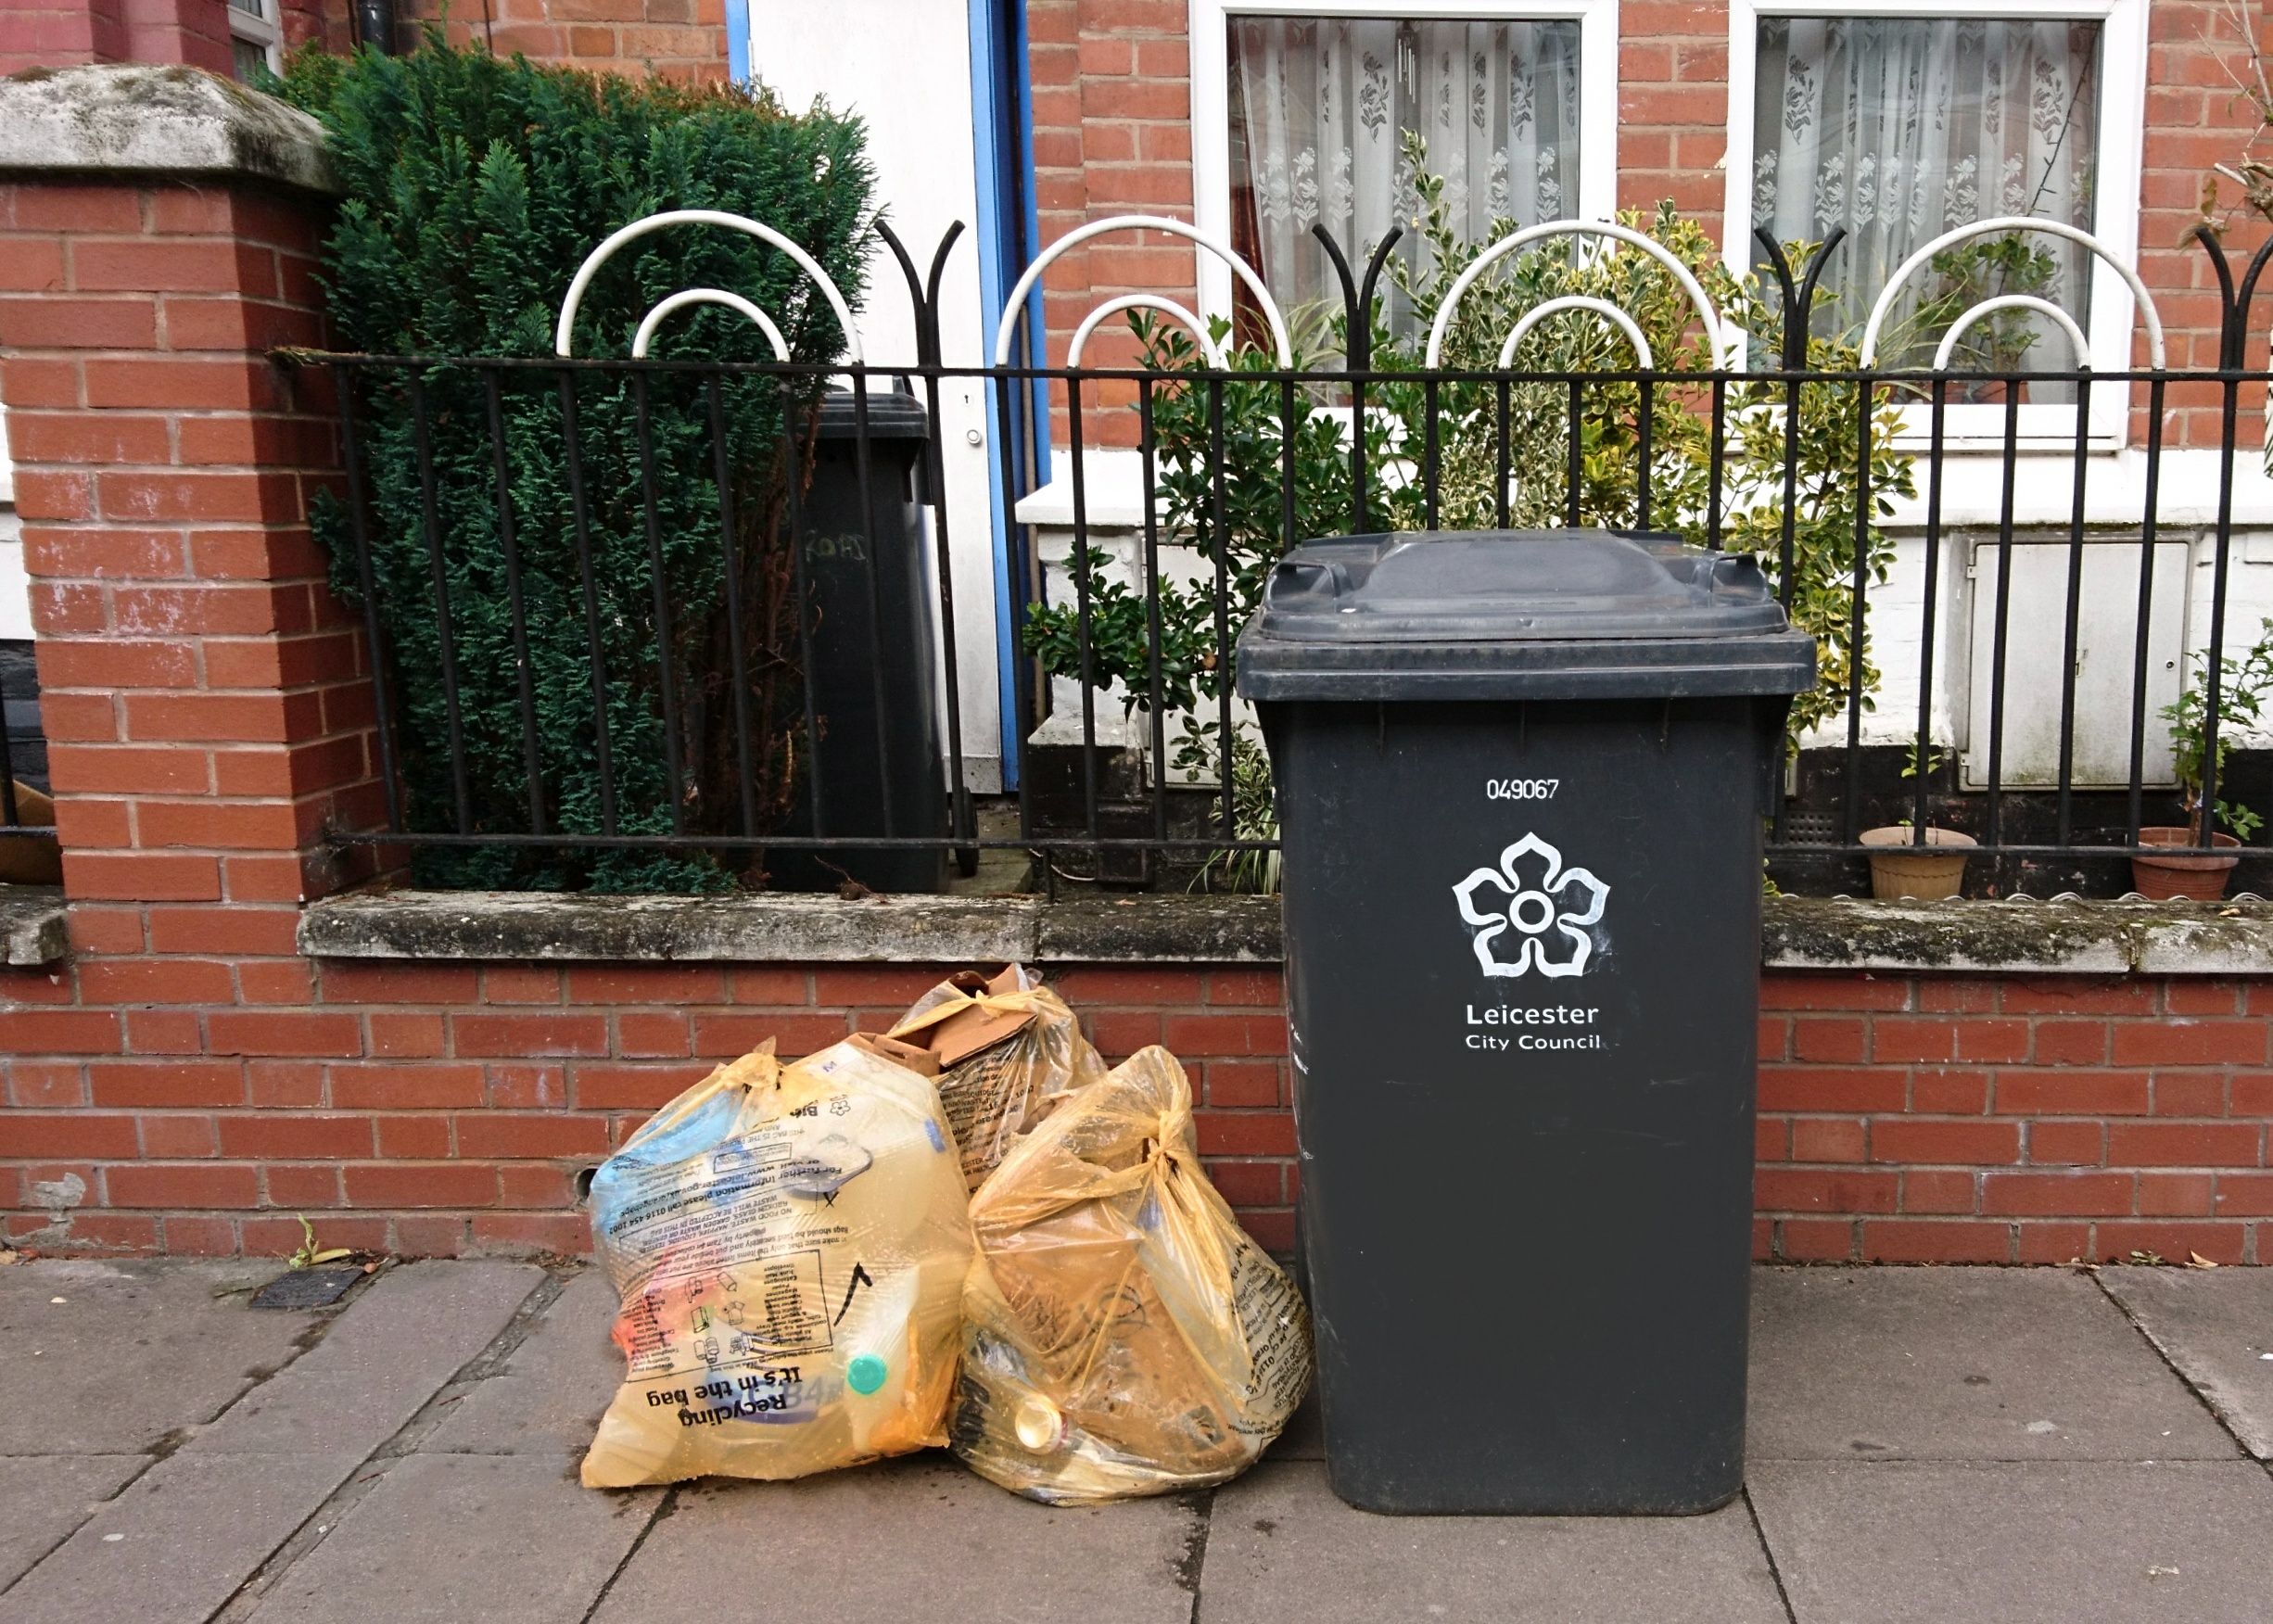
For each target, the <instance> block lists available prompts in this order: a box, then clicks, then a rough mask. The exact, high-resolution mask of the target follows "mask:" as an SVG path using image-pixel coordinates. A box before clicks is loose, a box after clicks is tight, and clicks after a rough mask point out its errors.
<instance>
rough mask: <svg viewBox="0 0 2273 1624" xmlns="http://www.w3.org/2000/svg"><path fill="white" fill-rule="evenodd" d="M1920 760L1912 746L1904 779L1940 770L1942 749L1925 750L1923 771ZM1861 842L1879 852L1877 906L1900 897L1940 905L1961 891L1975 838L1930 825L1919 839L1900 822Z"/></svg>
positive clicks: (1874, 884)
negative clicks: (1946, 898) (1966, 863)
mask: <svg viewBox="0 0 2273 1624" xmlns="http://www.w3.org/2000/svg"><path fill="white" fill-rule="evenodd" d="M1918 756H1919V751H1918V746H1917V745H1916V744H1912V745H1911V747H1910V760H1909V762H1908V764H1907V765H1905V766H1904V767H1903V768H1902V776H1903V777H1904V778H1906V779H1914V778H1917V777H1918V776H1920V773H1921V771H1922V770H1923V771H1924V772H1926V773H1932V772H1936V771H1937V770H1939V768H1940V767H1941V764H1942V755H1941V752H1940V751H1938V750H1931V749H1929V750H1927V751H1926V752H1925V760H1924V767H1923V768H1921V766H1920V763H1919V758H1918ZM1862 844H1864V845H1867V846H1874V847H1879V848H1882V849H1879V850H1875V851H1873V852H1872V853H1871V894H1872V895H1873V896H1874V897H1876V898H1877V899H1878V900H1879V901H1881V902H1899V901H1901V900H1903V899H1904V898H1911V899H1914V900H1916V901H1919V902H1938V901H1940V900H1941V899H1943V898H1944V897H1949V896H1956V895H1958V894H1960V893H1962V891H1963V890H1964V888H1965V862H1966V859H1967V858H1969V857H1971V856H1973V851H1974V838H1973V836H1972V835H1970V834H1960V833H1959V832H1958V831H1956V830H1954V829H1944V828H1942V827H1941V826H1940V825H1939V824H1937V823H1929V824H1927V825H1926V826H1925V838H1924V841H1920V840H1919V839H1918V837H1917V829H1916V826H1915V825H1913V824H1912V823H1911V820H1910V819H1909V818H1901V819H1900V820H1898V821H1897V822H1894V823H1888V824H1884V825H1882V826H1881V827H1879V828H1877V829H1866V830H1864V831H1862Z"/></svg>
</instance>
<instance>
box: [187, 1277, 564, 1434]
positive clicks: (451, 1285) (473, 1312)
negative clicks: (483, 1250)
mask: <svg viewBox="0 0 2273 1624" xmlns="http://www.w3.org/2000/svg"><path fill="white" fill-rule="evenodd" d="M543 1278H544V1271H543V1270H542V1269H540V1268H536V1267H534V1266H533V1265H529V1264H525V1263H459V1262H425V1263H407V1264H404V1265H403V1266H401V1267H400V1268H396V1269H390V1270H388V1271H387V1273H386V1274H385V1275H381V1276H380V1277H379V1278H378V1279H376V1280H375V1281H373V1282H372V1283H371V1285H370V1286H368V1287H366V1288H364V1289H363V1292H362V1295H361V1296H359V1297H357V1298H356V1299H355V1300H354V1301H353V1302H351V1303H349V1305H348V1308H347V1311H346V1312H345V1313H342V1314H341V1315H340V1316H339V1318H338V1320H337V1322H336V1323H335V1324H334V1325H333V1326H332V1327H331V1329H330V1330H329V1331H327V1332H325V1333H324V1340H323V1341H321V1342H319V1343H318V1344H317V1345H316V1346H315V1347H313V1348H311V1350H309V1351H308V1352H306V1353H304V1354H302V1355H301V1356H300V1357H299V1359H298V1361H296V1362H295V1363H294V1364H292V1366H291V1367H290V1368H289V1369H287V1370H286V1371H284V1372H282V1373H280V1374H279V1375H278V1376H277V1377H275V1378H274V1379H273V1380H272V1381H270V1382H268V1383H267V1384H266V1385H265V1386H263V1387H261V1388H260V1389H259V1390H258V1391H257V1392H253V1393H250V1394H248V1395H247V1397H246V1398H245V1399H244V1400H243V1402H240V1403H238V1404H237V1405H236V1406H235V1408H233V1409H231V1410H230V1411H229V1413H228V1414H227V1415H223V1416H222V1418H221V1419H220V1420H219V1421H217V1422H215V1423H214V1424H213V1425H212V1426H211V1427H207V1428H205V1429H204V1430H203V1431H201V1432H199V1433H198V1434H197V1436H196V1437H195V1438H194V1439H192V1440H191V1441H190V1444H189V1448H191V1449H193V1450H211V1451H215V1452H217V1453H227V1454H269V1453H316V1454H327V1453H334V1452H338V1451H345V1452H347V1453H351V1454H353V1455H355V1456H356V1457H357V1458H359V1459H360V1458H361V1457H362V1456H363V1455H366V1454H369V1453H371V1452H372V1451H373V1450H375V1449H376V1448H378V1446H379V1445H380V1444H382V1443H385V1442H386V1441H387V1440H388V1439H390V1438H392V1437H393V1436H394V1435H395V1434H396V1433H397V1432H399V1431H400V1430H401V1429H402V1427H403V1424H404V1423H405V1422H407V1421H409V1420H410V1418H411V1417H412V1416H413V1415H416V1414H417V1413H418V1410H419V1407H420V1406H421V1405H423V1404H424V1403H425V1402H426V1401H427V1400H428V1399H430V1398H432V1397H433V1396H434V1394H435V1393H436V1392H437V1391H438V1389H440V1388H441V1386H442V1385H443V1383H445V1382H447V1381H449V1380H450V1378H451V1377H453V1376H455V1375H456V1374H457V1373H458V1371H459V1370H460V1369H461V1368H462V1367H463V1365H464V1364H466V1363H467V1361H469V1360H471V1359H472V1358H473V1357H474V1356H475V1355H476V1353H479V1352H480V1351H482V1350H483V1349H484V1348H486V1347H488V1346H489V1344H490V1342H492V1341H493V1340H495V1339H496V1338H497V1336H498V1333H500V1332H501V1331H502V1330H503V1329H504V1328H505V1327H506V1326H507V1325H509V1324H510V1323H512V1320H513V1316H514V1310H516V1309H518V1308H519V1307H520V1306H521V1303H522V1301H523V1300H525V1299H526V1298H527V1296H528V1294H529V1293H530V1292H531V1291H533V1290H535V1289H536V1288H537V1286H538V1284H539V1282H540V1281H541V1280H543Z"/></svg>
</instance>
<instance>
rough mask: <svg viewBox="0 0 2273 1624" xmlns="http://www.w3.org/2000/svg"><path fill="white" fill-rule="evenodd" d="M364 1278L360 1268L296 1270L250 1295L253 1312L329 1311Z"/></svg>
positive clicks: (355, 1266) (353, 1266)
mask: <svg viewBox="0 0 2273 1624" xmlns="http://www.w3.org/2000/svg"><path fill="white" fill-rule="evenodd" d="M362 1277H363V1271H362V1266H361V1265H359V1264H349V1265H348V1266H347V1267H345V1268H339V1269H295V1270H293V1271H292V1272H291V1273H290V1274H288V1275H277V1276H276V1278H274V1279H273V1280H271V1281H270V1282H269V1283H268V1284H267V1285H265V1286H263V1287H261V1288H260V1290H258V1291H256V1292H254V1293H253V1294H252V1305H253V1307H255V1308H329V1307H330V1306H331V1305H332V1304H333V1303H335V1302H337V1301H338V1300H340V1299H341V1298H343V1297H345V1296H346V1295H347V1294H348V1288H349V1287H350V1286H353V1285H354V1284H355V1282H356V1281H358V1280H360V1279H362Z"/></svg>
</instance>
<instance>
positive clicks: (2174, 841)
mask: <svg viewBox="0 0 2273 1624" xmlns="http://www.w3.org/2000/svg"><path fill="white" fill-rule="evenodd" d="M2139 844H2140V845H2149V846H2190V845H2200V844H2202V841H2201V838H2200V837H2199V836H2197V835H2196V834H2195V832H2194V831H2192V830H2191V829H2187V828H2184V827H2180V828H2176V829H2173V828H2168V827H2164V828H2159V829H2142V830H2140V831H2139ZM2210 844H2212V845H2215V846H2218V847H2221V848H2222V847H2225V846H2239V845H2240V844H2241V842H2240V841H2238V840H2236V839H2234V837H2233V836H2232V835H2230V834H2213V835H2212V836H2211V837H2210ZM2240 861H2241V858H2240V857H2238V856H2237V857H2218V856H2168V857H2162V856H2152V857H2151V856H2143V855H2134V856H2132V858H2131V886H2132V888H2133V889H2134V890H2136V891H2137V892H2138V893H2139V894H2140V895H2141V896H2151V897H2152V898H2153V899H2154V900H2155V901H2157V902H2165V901H2168V900H2170V899H2171V898H2173V897H2180V896H2187V897H2192V898H2194V899H2195V900H2197V901H2201V902H2216V900H2217V899H2218V898H2219V897H2221V896H2223V895H2225V894H2226V881H2227V879H2228V877H2229V876H2230V875H2231V874H2232V873H2233V870H2234V865H2235V864H2237V863H2239V862H2240Z"/></svg>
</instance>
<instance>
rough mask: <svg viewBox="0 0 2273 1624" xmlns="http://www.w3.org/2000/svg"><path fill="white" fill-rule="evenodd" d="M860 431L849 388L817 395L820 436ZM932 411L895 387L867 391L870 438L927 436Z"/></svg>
mask: <svg viewBox="0 0 2273 1624" xmlns="http://www.w3.org/2000/svg"><path fill="white" fill-rule="evenodd" d="M859 431H860V411H859V408H858V407H857V405H855V404H854V402H853V392H852V391H851V390H850V389H831V390H830V391H829V392H828V393H827V394H825V395H823V396H822V397H821V398H820V438H822V439H825V440H848V439H851V438H853V437H854V436H855V435H857V434H858V433H859ZM931 433H932V423H931V413H929V412H926V411H924V409H923V402H922V401H921V400H917V399H916V398H915V397H914V396H913V395H908V394H903V393H902V392H901V391H900V390H898V389H870V391H869V438H870V440H900V439H914V440H920V439H929V438H931Z"/></svg>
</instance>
